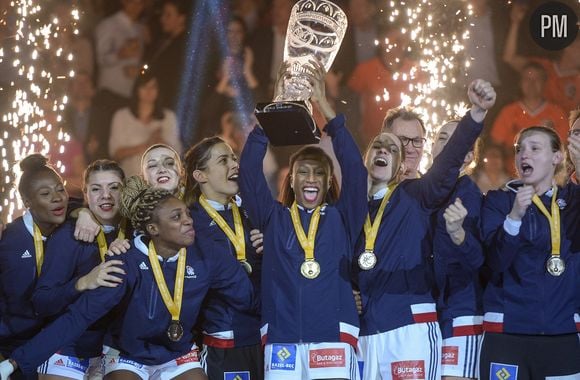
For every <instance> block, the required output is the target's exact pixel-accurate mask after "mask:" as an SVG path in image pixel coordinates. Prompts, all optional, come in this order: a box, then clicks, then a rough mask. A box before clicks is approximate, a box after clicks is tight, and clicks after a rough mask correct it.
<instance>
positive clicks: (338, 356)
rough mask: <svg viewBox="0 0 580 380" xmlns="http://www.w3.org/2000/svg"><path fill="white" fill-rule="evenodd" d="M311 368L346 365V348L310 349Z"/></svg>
mask: <svg viewBox="0 0 580 380" xmlns="http://www.w3.org/2000/svg"><path fill="white" fill-rule="evenodd" d="M309 354H310V355H309V356H310V363H309V365H310V368H328V367H344V366H345V362H346V360H345V355H344V348H326V349H320V350H310V353H309Z"/></svg>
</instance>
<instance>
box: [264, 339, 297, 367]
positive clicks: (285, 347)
mask: <svg viewBox="0 0 580 380" xmlns="http://www.w3.org/2000/svg"><path fill="white" fill-rule="evenodd" d="M270 368H271V369H281V370H285V371H294V369H295V368H296V346H295V345H293V344H273V345H272V360H271V364H270Z"/></svg>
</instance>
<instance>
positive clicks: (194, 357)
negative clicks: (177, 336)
mask: <svg viewBox="0 0 580 380" xmlns="http://www.w3.org/2000/svg"><path fill="white" fill-rule="evenodd" d="M175 362H176V363H177V365H182V364H186V363H197V362H199V356H198V353H197V350H193V351H189V353H187V354H185V355H183V356H180V357H178V358H177V359H175Z"/></svg>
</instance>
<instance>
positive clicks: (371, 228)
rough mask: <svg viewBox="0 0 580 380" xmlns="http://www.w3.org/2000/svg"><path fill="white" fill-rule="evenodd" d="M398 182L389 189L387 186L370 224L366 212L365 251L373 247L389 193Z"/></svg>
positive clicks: (369, 218) (389, 196)
mask: <svg viewBox="0 0 580 380" xmlns="http://www.w3.org/2000/svg"><path fill="white" fill-rule="evenodd" d="M398 185H399V184H395V186H393V188H392V189H391V188H390V187H389V186H387V195H385V196H384V197H383V200H382V201H381V205H380V206H379V211H377V215H375V219H374V220H373V223H372V224H371V217H370V215H369V214H367V219H366V220H365V225H364V230H365V251H370V252H372V251H373V250H374V249H375V242H376V240H377V234H378V233H379V227H380V225H381V220H382V219H383V213H384V212H385V208H386V207H387V203H389V199H390V198H391V195H393V193H394V192H395V189H396V188H397V186H398Z"/></svg>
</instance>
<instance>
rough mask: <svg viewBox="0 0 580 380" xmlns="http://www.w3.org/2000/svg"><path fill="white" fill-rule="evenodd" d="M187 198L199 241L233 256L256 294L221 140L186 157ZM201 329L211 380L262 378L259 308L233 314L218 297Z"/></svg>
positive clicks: (234, 172)
mask: <svg viewBox="0 0 580 380" xmlns="http://www.w3.org/2000/svg"><path fill="white" fill-rule="evenodd" d="M185 167H186V179H185V200H186V203H187V204H188V206H190V211H191V214H192V216H193V220H194V227H195V230H196V231H197V234H198V235H197V236H198V240H199V241H208V242H214V244H215V248H216V249H219V250H220V251H222V252H223V253H224V254H226V255H229V256H231V257H235V258H236V260H237V261H238V263H239V265H240V266H241V267H242V268H244V269H245V270H246V272H247V274H248V276H249V278H250V280H251V281H252V284H253V285H254V289H255V291H256V292H257V293H258V292H259V289H260V277H261V261H262V260H261V257H260V256H259V255H258V254H257V253H256V250H255V249H254V247H253V246H252V244H251V243H250V240H249V236H250V223H249V220H248V218H247V216H246V213H245V212H244V210H243V209H242V208H241V207H240V206H241V202H240V199H239V198H238V197H237V196H236V195H237V193H238V191H239V186H238V176H239V164H238V157H237V156H236V155H235V154H234V152H233V150H232V148H231V147H230V146H229V145H228V144H227V143H225V142H224V140H222V139H221V138H219V137H211V138H206V139H203V140H202V141H200V142H199V143H198V144H196V145H195V146H193V147H192V148H191V149H190V150H189V151H188V152H187V153H186V155H185ZM206 306H207V307H205V308H204V309H203V310H202V312H203V319H202V321H201V327H202V330H203V333H204V339H203V343H204V345H203V351H202V365H203V366H204V368H205V369H206V372H207V374H208V376H209V377H210V378H211V379H223V378H224V376H225V377H227V375H228V374H231V373H238V374H244V373H249V374H250V377H251V378H252V379H254V378H256V379H261V378H262V377H263V371H264V370H263V367H264V366H263V364H262V363H263V360H262V347H261V344H260V315H259V313H258V312H257V310H236V309H235V308H232V307H231V306H228V305H225V304H224V303H223V302H222V301H221V300H220V299H219V298H218V297H215V296H214V295H210V296H209V297H208V298H207V300H206Z"/></svg>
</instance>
